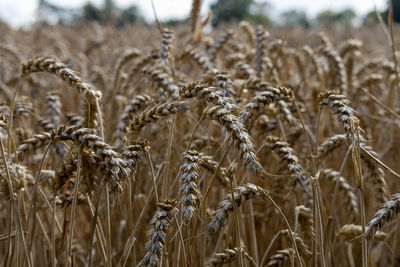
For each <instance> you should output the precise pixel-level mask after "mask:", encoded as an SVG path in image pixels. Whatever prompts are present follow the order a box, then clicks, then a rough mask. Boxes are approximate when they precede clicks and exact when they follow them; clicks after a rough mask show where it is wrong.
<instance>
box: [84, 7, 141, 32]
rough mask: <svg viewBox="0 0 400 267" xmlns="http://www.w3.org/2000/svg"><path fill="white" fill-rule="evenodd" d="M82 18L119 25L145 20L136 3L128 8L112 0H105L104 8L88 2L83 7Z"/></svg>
mask: <svg viewBox="0 0 400 267" xmlns="http://www.w3.org/2000/svg"><path fill="white" fill-rule="evenodd" d="M82 19H84V20H89V21H90V20H94V21H97V22H99V23H102V24H104V23H109V24H115V25H116V26H118V27H121V26H124V25H126V24H129V23H135V22H137V21H144V20H143V18H142V17H141V16H140V14H139V9H138V8H137V6H135V5H131V6H128V7H127V8H124V9H120V8H118V7H117V6H116V5H115V4H114V2H113V1H112V0H105V1H104V4H103V7H102V8H97V7H96V6H95V5H93V4H92V3H90V2H88V3H87V4H86V5H84V7H83V14H82Z"/></svg>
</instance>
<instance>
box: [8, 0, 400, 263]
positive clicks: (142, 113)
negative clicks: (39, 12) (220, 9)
mask: <svg viewBox="0 0 400 267" xmlns="http://www.w3.org/2000/svg"><path fill="white" fill-rule="evenodd" d="M194 2H195V3H196V2H198V1H194ZM195 9H196V8H194V10H195ZM207 23H208V20H207V19H206V20H205V21H200V19H199V16H198V14H197V15H196V12H194V13H193V14H192V20H191V23H190V27H180V28H176V29H174V30H172V29H168V28H164V27H160V28H159V30H158V29H154V28H148V27H144V26H128V27H126V28H124V29H119V30H118V29H115V28H112V27H108V26H99V25H97V24H87V25H85V27H82V26H79V25H78V26H46V25H39V24H38V25H35V26H32V28H31V29H30V30H29V31H25V30H13V29H10V28H8V27H6V26H4V25H3V26H1V27H0V33H1V36H2V37H3V38H2V42H1V43H0V89H1V90H0V96H1V104H0V127H1V132H0V133H1V136H0V142H1V147H0V148H1V155H0V157H1V163H0V260H1V264H2V265H3V266H222V265H228V266H340V265H342V264H344V266H399V264H400V253H399V251H400V238H399V234H400V233H399V227H398V223H399V222H398V220H396V218H395V217H396V215H397V214H398V213H399V212H400V194H399V193H398V192H400V185H399V180H398V179H399V178H400V175H399V174H398V171H399V170H400V169H399V167H398V166H399V165H398V163H399V162H400V155H399V153H398V152H399V150H398V145H399V144H400V143H398V142H397V140H399V139H398V138H400V131H399V128H400V115H399V114H398V111H399V107H400V94H399V89H400V86H399V82H400V79H399V73H400V72H399V67H398V66H397V61H398V60H400V56H399V53H398V52H397V51H396V50H395V44H394V43H393V42H392V45H390V41H393V38H390V35H392V37H393V31H396V29H393V28H391V32H390V33H391V34H390V33H389V32H388V36H387V39H386V36H385V34H384V32H383V31H382V29H380V28H376V29H361V30H358V31H353V32H352V31H349V30H347V31H346V30H343V29H342V30H337V29H330V30H326V31H325V32H326V33H322V32H321V31H319V30H318V31H317V30H313V31H306V30H299V29H292V30H286V31H281V32H278V31H271V33H269V32H268V31H267V30H266V29H265V28H263V27H261V26H259V27H253V26H251V25H250V24H248V23H245V22H243V23H241V24H240V25H231V26H229V29H225V28H218V29H215V30H214V31H212V32H210V33H208V34H204V33H202V28H203V27H204V26H205V25H206V24H207ZM349 36H352V38H348V37H349ZM356 37H357V38H356ZM56 58H57V59H56ZM396 193H397V194H396Z"/></svg>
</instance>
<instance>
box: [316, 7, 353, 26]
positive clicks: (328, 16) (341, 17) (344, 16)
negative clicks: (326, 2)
mask: <svg viewBox="0 0 400 267" xmlns="http://www.w3.org/2000/svg"><path fill="white" fill-rule="evenodd" d="M355 17H356V13H355V12H354V11H353V10H352V9H350V8H347V9H345V10H343V11H339V12H335V11H332V10H326V11H323V12H321V13H319V14H318V15H317V18H316V20H317V23H319V24H335V25H340V26H343V27H351V26H352V21H353V19H354V18H355Z"/></svg>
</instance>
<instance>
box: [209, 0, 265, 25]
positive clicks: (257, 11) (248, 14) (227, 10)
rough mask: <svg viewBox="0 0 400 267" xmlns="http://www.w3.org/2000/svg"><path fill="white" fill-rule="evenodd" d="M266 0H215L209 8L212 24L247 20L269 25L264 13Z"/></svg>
mask: <svg viewBox="0 0 400 267" xmlns="http://www.w3.org/2000/svg"><path fill="white" fill-rule="evenodd" d="M267 6H268V4H267V2H261V3H258V2H255V1H254V0H217V1H216V2H215V3H213V4H212V5H211V6H210V8H211V11H212V13H213V20H212V25H213V26H214V27H216V26H217V25H218V24H220V23H221V22H232V21H241V20H247V21H250V22H252V23H254V24H263V25H271V20H270V19H269V18H268V16H267V15H266V13H267V11H266V7H267Z"/></svg>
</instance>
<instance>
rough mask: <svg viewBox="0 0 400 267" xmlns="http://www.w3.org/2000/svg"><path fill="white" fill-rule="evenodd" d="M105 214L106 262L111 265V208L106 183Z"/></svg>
mask: <svg viewBox="0 0 400 267" xmlns="http://www.w3.org/2000/svg"><path fill="white" fill-rule="evenodd" d="M106 216H107V264H108V267H112V240H111V210H110V189H109V186H108V183H106Z"/></svg>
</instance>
